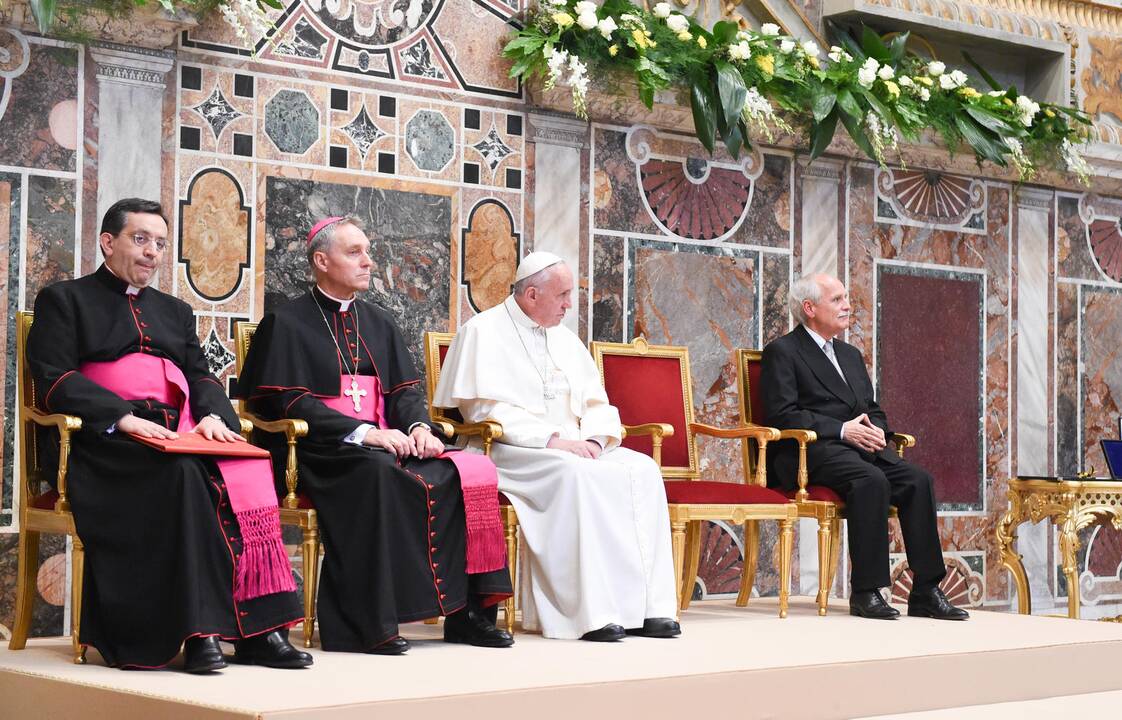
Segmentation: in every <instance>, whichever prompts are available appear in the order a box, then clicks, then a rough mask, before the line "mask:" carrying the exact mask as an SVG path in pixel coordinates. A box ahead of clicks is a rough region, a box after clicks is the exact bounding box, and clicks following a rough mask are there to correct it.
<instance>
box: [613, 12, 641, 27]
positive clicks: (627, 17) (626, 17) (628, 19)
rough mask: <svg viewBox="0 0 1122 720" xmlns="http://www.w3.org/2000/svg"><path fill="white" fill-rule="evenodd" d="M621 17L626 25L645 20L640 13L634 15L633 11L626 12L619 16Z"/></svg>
mask: <svg viewBox="0 0 1122 720" xmlns="http://www.w3.org/2000/svg"><path fill="white" fill-rule="evenodd" d="M619 19H620V21H621V22H623V24H624V25H635V24H640V23H642V22H643V18H641V17H639V16H638V15H632V14H631V13H624V14H622V15H620V16H619Z"/></svg>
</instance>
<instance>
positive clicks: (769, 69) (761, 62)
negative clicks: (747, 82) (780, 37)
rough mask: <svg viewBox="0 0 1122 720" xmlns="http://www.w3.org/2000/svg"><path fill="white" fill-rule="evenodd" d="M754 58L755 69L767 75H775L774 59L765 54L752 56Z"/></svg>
mask: <svg viewBox="0 0 1122 720" xmlns="http://www.w3.org/2000/svg"><path fill="white" fill-rule="evenodd" d="M753 57H755V58H756V67H758V68H759V69H761V70H763V71H764V72H765V73H767V74H768V75H774V74H775V58H773V57H772V56H771V55H768V54H766V53H764V54H762V55H754V56H753Z"/></svg>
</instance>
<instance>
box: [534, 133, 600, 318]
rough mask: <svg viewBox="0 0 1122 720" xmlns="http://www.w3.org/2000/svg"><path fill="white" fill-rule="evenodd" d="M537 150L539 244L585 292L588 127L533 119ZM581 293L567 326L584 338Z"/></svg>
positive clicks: (536, 245)
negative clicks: (583, 205)
mask: <svg viewBox="0 0 1122 720" xmlns="http://www.w3.org/2000/svg"><path fill="white" fill-rule="evenodd" d="M527 124H528V125H529V134H528V137H529V139H530V141H531V142H533V143H534V144H535V147H534V181H535V183H536V185H535V189H534V244H533V247H534V249H535V250H545V251H548V252H551V253H554V254H555V255H558V256H559V257H561V258H563V259H564V260H565V263H566V264H568V266H569V267H570V268H571V269H572V271H573V276H574V277H576V278H577V287H578V288H579V286H580V278H579V276H580V188H581V177H580V154H581V149H582V148H583V147H584V146H585V145H586V144H587V142H588V123H586V122H584V121H582V120H578V119H576V118H573V117H566V116H562V115H545V114H542V113H530V114H529V116H528V123H527ZM578 297H579V294H578V292H577V289H575V288H574V291H573V310H572V311H570V312H569V314H568V315H566V316H565V321H564V322H565V326H566V327H568V328H569V329H570V330H572V331H573V332H579V330H578V328H579V325H580V315H579V313H580V312H583V311H584V308H583V307H581V306H580V303H579V302H578Z"/></svg>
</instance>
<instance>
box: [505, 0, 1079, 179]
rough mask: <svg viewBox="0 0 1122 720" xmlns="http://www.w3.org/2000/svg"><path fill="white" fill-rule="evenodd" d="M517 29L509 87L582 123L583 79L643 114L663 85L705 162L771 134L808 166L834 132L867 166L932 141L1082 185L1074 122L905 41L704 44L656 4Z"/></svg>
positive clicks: (722, 30)
mask: <svg viewBox="0 0 1122 720" xmlns="http://www.w3.org/2000/svg"><path fill="white" fill-rule="evenodd" d="M541 3H542V4H541V5H539V6H538V7H537V9H536V10H534V11H532V12H531V16H530V17H529V22H528V24H527V25H526V27H525V28H523V29H521V30H518V31H517V32H515V33H514V37H513V38H512V39H511V40H510V42H509V43H508V44H507V45H506V47H505V48H504V49H503V55H504V57H506V58H508V59H509V60H511V61H513V63H514V64H513V67H511V70H510V75H511V77H516V78H519V79H521V80H523V81H529V80H531V79H533V78H534V77H541V78H543V79H544V84H545V88H546V89H547V90H548V89H551V88H553V87H554V86H557V85H562V86H567V87H568V88H570V90H571V92H572V103H573V110H574V112H575V113H576V114H577V115H578V116H579V117H581V118H584V119H587V117H588V106H587V102H588V86H589V75H590V73H592V72H599V71H602V70H611V69H620V70H627V71H629V72H631V73H632V74H633V75H634V77H635V80H636V81H637V83H638V90H639V97H640V99H641V100H642V101H643V103H644V104H645V105H646V106H647V107H648V108H650V107H652V106H653V104H654V96H655V93H656V92H658V91H660V90H663V89H665V88H668V87H670V86H672V85H684V86H686V87H687V88H688V89H689V91H690V106H691V108H692V111H693V121H694V130H695V132H696V134H697V138H698V140H700V141H701V143H702V145H704V146H705V148H706V149H707V150H708V151H709V152H710V153H712V152H713V150H714V147H715V146H716V141H717V140H718V139H719V140H720V141H721V142H722V143H723V144H724V145H725V147H726V149H727V150H728V151H729V153H731V154H732V155H733V156H734V157H735V156H737V155H738V154H739V151H740V149H741V148H742V147H746V146H750V145H751V141H752V139H753V137H756V136H761V135H762V136H763V137H766V138H767V139H768V140H769V141H770V140H774V136H773V132H774V130H776V129H777V130H779V131H782V132H784V133H790V132H793V130H794V128H792V127H791V124H790V123H794V124H795V125H797V126H798V127H799V128H800V129H802V130H804V131H805V132H806V133H807V137H808V138H809V141H810V155H811V158H815V157H818V156H819V155H821V154H822V153H823V152H825V150H826V148H827V147H828V146H829V145H830V141H831V140H832V139H833V137H834V132H835V130H836V129H837V125H838V123H839V122H840V123H841V124H842V126H844V127H845V129H846V132H847V133H848V134H849V136H850V137H851V138H853V141H854V142H855V143H856V144H857V146H858V147H859V148H861V150H862V151H863V152H865V153H866V154H867V155H868V156H869V157H870V158H872V159H874V160H875V161H876V162H877V163H879V164H881V165H884V164H885V162H886V153H888V152H890V151H898V149H899V140H900V138H904V139H906V140H908V141H912V142H914V141H916V140H918V139H919V136H920V134H921V133H922V132H923V131H924V130H926V129H928V128H930V129H933V130H934V131H935V132H936V133H937V134H938V135H939V136H940V137H941V138H942V139H943V141H944V142H945V143H946V145H947V147H948V148H949V149H950V150H951V151H952V152H953V151H954V150H956V149H958V148H959V147H961V146H962V144H964V143H965V144H966V145H968V146H969V147H970V149H971V150H972V151H973V152H974V154H975V157H976V159H977V161H978V162H979V164H980V163H981V162H983V161H987V160H988V161H990V162H993V163H995V164H997V165H1000V166H1002V167H1007V166H1009V165H1012V166H1013V167H1014V169H1015V170H1016V171H1017V173H1018V176H1019V177H1020V179H1021V180H1028V179H1029V178H1031V177H1032V176H1033V175H1034V174H1035V172H1036V169H1037V167H1038V166H1047V167H1054V168H1059V169H1064V170H1066V171H1067V172H1070V173H1073V174H1074V175H1076V176H1077V177H1078V178H1079V180H1080V182H1082V183H1084V184H1088V183H1089V181H1090V173H1091V168H1090V167H1089V166H1088V164H1087V162H1086V161H1085V160H1084V159H1083V157H1082V156H1081V155H1080V152H1079V149H1078V147H1077V146H1078V145H1079V144H1081V143H1084V142H1086V141H1087V139H1088V136H1089V133H1088V129H1089V126H1090V120H1089V119H1088V117H1087V115H1086V114H1085V113H1083V112H1082V111H1080V110H1077V109H1072V108H1068V107H1064V106H1062V105H1054V104H1051V103H1041V102H1036V101H1034V100H1033V99H1031V98H1029V97H1028V96H1026V95H1021V94H1020V93H1019V92H1018V91H1017V89H1016V88H1015V87H1013V86H1010V87H1005V88H1003V87H1001V86H1000V85H999V84H998V83H997V82H996V81H995V80H994V79H993V78H992V77H991V76H990V75H989V73H987V72H986V71H985V70H984V69H983V68H982V67H981V66H979V65H978V64H977V63H975V62H974V60H973V59H972V58H971V57H970V56H969V55H968V54H966V53H964V57H965V59H966V61H967V63H969V64H970V65H971V66H972V67H973V68H974V69H975V70H976V71H977V72H978V74H979V75H980V76H981V78H982V79H983V80H984V81H985V82H986V83H987V84H988V85H989V87H990V89H989V91H987V92H982V91H979V90H977V89H975V88H974V87H971V85H970V84H969V77H968V76H967V75H966V73H964V72H962V71H961V70H951V71H949V72H948V71H947V67H946V65H944V64H943V63H942V62H940V61H938V60H930V61H924V60H923V59H922V58H920V57H918V56H916V55H915V54H913V53H909V52H907V51H906V45H907V41H908V34H907V33H902V34H898V35H895V36H894V37H892V38H891V39H890V40H889V39H886V38H882V37H881V36H879V35H878V34H877V33H875V32H874V31H872V30H870V29H868V28H864V29H863V32H862V33H861V35H860V38H856V37H854V36H853V35H851V34H850V33H849V32H846V31H844V30H841V29H839V28H836V27H832V28H831V30H832V35H833V36H834V38H835V42H837V43H838V44H837V45H834V46H832V47H831V48H830V49H829V50H828V51H827V53H826V58H825V61H824V60H823V58H822V57H821V55H822V51H821V50H820V49H819V47H818V45H817V44H816V43H814V42H809V41H808V42H805V43H800V42H798V41H797V40H795V39H794V38H792V37H789V36H786V35H782V34H780V30H779V27H778V26H777V25H775V24H772V23H767V24H764V25H763V26H762V27H761V28H760V29H759V30H758V31H756V30H742V29H741V28H740V27H739V26H738V25H737V24H736V23H733V22H729V21H721V22H718V23H717V24H716V25H714V26H713V28H712V29H710V30H706V29H705V28H703V27H701V26H699V25H698V24H697V23H696V22H694V21H693V19H692V18H689V17H687V16H685V15H683V14H681V13H677V12H674V11H673V10H672V8H671V6H670V4H669V3H667V2H659V3H658V4H657V5H655V6H654V7H653V9H651V10H649V11H648V10H646V9H644V8H640V7H637V6H636V5H633V4H632V3H630V2H628V1H627V0H606V1H605V2H604V3H603V5H601V6H599V7H598V6H597V5H596V4H595V3H592V2H589V0H541Z"/></svg>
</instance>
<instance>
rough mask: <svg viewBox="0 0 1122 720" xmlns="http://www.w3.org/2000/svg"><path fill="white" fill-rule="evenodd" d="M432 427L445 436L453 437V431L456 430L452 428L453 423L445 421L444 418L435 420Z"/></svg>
mask: <svg viewBox="0 0 1122 720" xmlns="http://www.w3.org/2000/svg"><path fill="white" fill-rule="evenodd" d="M432 429H433V430H436V431H437V432H438V433H440V434H441V435H443V436H444V437H449V438H450V437H452V433H453V432H455V430H454V429H453V428H452V423H450V422H444V421H443V420H433V421H432Z"/></svg>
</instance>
